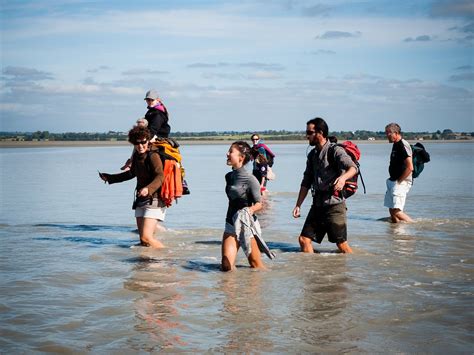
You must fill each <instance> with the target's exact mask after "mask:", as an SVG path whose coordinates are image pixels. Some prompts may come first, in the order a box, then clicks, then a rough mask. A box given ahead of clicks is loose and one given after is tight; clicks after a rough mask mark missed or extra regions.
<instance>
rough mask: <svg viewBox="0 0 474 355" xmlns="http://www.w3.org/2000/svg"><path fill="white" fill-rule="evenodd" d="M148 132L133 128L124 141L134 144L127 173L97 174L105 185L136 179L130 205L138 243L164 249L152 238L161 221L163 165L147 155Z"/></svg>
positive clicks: (152, 154) (163, 214)
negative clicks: (133, 212)
mask: <svg viewBox="0 0 474 355" xmlns="http://www.w3.org/2000/svg"><path fill="white" fill-rule="evenodd" d="M150 135H151V134H150V131H149V130H148V128H146V127H139V126H136V127H134V128H132V129H131V130H130V131H129V132H128V141H129V142H130V143H131V144H133V145H134V147H135V149H134V152H133V155H132V165H131V168H130V170H127V171H125V172H123V173H119V174H106V173H99V176H100V178H101V179H102V180H104V181H105V182H108V183H109V184H115V183H119V182H123V181H127V180H131V179H133V178H135V177H136V178H137V185H136V189H135V190H136V200H135V201H134V204H133V209H134V210H135V217H136V222H137V227H138V232H139V234H140V243H141V245H143V246H149V247H152V248H164V245H163V244H162V243H161V242H159V241H158V240H156V239H155V237H154V233H155V230H156V226H157V222H158V221H164V219H165V215H166V206H165V204H164V203H163V201H161V199H160V195H159V192H160V187H161V185H162V183H163V179H164V175H163V164H162V162H161V158H160V156H159V154H158V153H156V152H153V153H151V152H149V145H150V138H151V137H150Z"/></svg>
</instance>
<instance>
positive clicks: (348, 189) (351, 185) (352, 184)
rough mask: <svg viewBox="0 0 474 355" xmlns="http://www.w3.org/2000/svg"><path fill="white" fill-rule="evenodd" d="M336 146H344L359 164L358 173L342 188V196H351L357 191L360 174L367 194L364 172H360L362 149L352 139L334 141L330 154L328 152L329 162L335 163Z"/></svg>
mask: <svg viewBox="0 0 474 355" xmlns="http://www.w3.org/2000/svg"><path fill="white" fill-rule="evenodd" d="M335 146H339V147H342V148H343V149H344V150H345V151H346V153H347V154H348V155H349V156H350V157H351V159H352V161H353V162H354V163H355V165H356V166H357V174H355V175H354V176H353V177H351V178H350V179H348V180H346V184H345V185H344V187H343V188H342V191H341V192H342V197H344V198H349V197H351V196H352V195H354V194H355V193H356V192H357V188H358V187H359V186H358V182H357V181H358V179H359V176H360V181H361V182H362V186H363V187H364V194H365V193H366V190H365V183H364V179H363V178H362V173H361V172H360V164H359V159H360V150H359V148H358V147H357V145H355V144H354V143H352V142H351V141H345V142H342V143H333V144H331V146H330V147H329V149H330V151H329V154H328V159H329V164H334V154H335V149H334V147H335Z"/></svg>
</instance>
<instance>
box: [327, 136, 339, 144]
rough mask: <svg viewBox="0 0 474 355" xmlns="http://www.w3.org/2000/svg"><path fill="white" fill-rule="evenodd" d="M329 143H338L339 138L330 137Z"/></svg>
mask: <svg viewBox="0 0 474 355" xmlns="http://www.w3.org/2000/svg"><path fill="white" fill-rule="evenodd" d="M328 141H329V142H331V143H337V137H336V136H328Z"/></svg>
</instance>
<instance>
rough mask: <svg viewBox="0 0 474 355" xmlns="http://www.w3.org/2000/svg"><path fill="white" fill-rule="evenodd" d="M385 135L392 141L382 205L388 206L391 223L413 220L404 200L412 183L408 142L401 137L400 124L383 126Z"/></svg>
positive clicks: (410, 152) (411, 163) (411, 165)
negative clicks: (385, 190) (405, 209)
mask: <svg viewBox="0 0 474 355" xmlns="http://www.w3.org/2000/svg"><path fill="white" fill-rule="evenodd" d="M385 135H386V136H387V139H388V141H389V142H390V143H393V147H392V153H391V155H390V166H389V168H388V171H389V174H390V177H389V178H388V179H387V192H386V193H385V200H384V206H385V207H388V209H389V212H390V218H391V220H392V222H393V223H398V222H413V220H412V219H411V218H410V216H408V215H407V214H406V213H405V212H403V208H404V207H405V201H406V197H407V194H408V191H410V188H411V185H412V183H413V179H412V171H413V159H412V150H411V147H410V144H409V143H408V142H407V141H406V140H404V139H403V138H402V134H401V129H400V126H399V125H398V124H397V123H390V124H388V125H387V126H386V127H385Z"/></svg>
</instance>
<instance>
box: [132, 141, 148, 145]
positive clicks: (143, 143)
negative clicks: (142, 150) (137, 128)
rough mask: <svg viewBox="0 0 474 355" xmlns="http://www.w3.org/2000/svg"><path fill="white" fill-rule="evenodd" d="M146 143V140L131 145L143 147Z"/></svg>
mask: <svg viewBox="0 0 474 355" xmlns="http://www.w3.org/2000/svg"><path fill="white" fill-rule="evenodd" d="M147 143H148V140H143V141H136V142H135V143H133V145H140V144H141V145H145V144H147Z"/></svg>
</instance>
